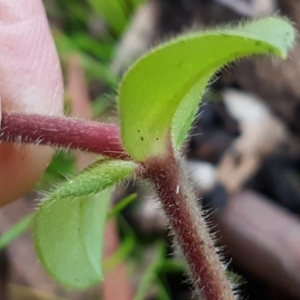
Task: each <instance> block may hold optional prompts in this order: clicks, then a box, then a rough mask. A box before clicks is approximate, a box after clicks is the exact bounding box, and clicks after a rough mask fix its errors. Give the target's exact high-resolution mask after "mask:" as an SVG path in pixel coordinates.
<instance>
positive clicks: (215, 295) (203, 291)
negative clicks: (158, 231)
mask: <svg viewBox="0 0 300 300" xmlns="http://www.w3.org/2000/svg"><path fill="white" fill-rule="evenodd" d="M145 167H146V169H147V171H146V177H147V178H148V179H150V180H151V181H152V183H153V184H154V186H155V188H156V190H157V193H158V195H159V197H160V199H161V203H162V207H163V209H164V211H165V213H166V215H167V217H168V219H169V222H170V226H171V229H172V232H173V233H174V236H175V241H176V242H177V243H178V244H179V246H180V248H181V251H182V253H183V255H184V257H185V258H186V261H187V263H188V267H189V273H190V278H191V280H192V283H193V284H194V287H195V289H196V291H197V292H198V293H199V294H200V295H201V297H202V298H203V299H205V300H233V299H236V298H235V296H234V293H233V291H232V286H231V284H230V282H229V280H228V278H227V277H226V274H225V268H224V266H223V265H222V263H221V260H220V257H219V255H218V254H217V252H216V249H215V247H214V243H213V240H212V238H211V237H210V235H209V229H208V228H207V225H206V223H205V220H204V218H203V216H202V214H201V211H200V209H199V206H198V205H197V201H196V197H195V195H194V193H193V191H192V189H191V187H190V185H189V183H188V180H187V178H186V175H185V174H184V172H183V170H182V169H181V166H180V164H179V163H178V162H177V160H176V159H175V157H174V156H172V155H170V156H169V157H168V158H164V159H162V158H152V159H150V160H148V161H147V162H146V164H145ZM202 298H201V299H202Z"/></svg>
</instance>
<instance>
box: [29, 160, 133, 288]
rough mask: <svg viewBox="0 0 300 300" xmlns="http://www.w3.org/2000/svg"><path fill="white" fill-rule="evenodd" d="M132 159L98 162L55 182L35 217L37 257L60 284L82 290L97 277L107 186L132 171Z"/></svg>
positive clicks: (96, 281)
mask: <svg viewBox="0 0 300 300" xmlns="http://www.w3.org/2000/svg"><path fill="white" fill-rule="evenodd" d="M135 167H136V165H135V164H134V163H132V162H127V161H118V160H103V161H100V162H96V163H95V164H93V166H92V167H90V168H88V169H86V170H84V171H83V172H82V173H80V174H79V175H78V176H76V177H75V178H74V179H72V180H69V181H68V182H67V183H63V184H62V185H60V186H59V187H58V188H57V189H56V190H55V191H54V192H52V193H50V195H49V196H47V197H46V200H45V201H44V202H43V203H42V204H41V206H40V207H39V209H38V211H37V213H36V215H35V218H34V229H35V245H36V249H37V252H38V255H39V258H40V261H41V262H42V264H43V265H44V267H45V268H46V270H47V271H48V272H49V273H50V274H51V275H52V276H53V277H54V278H55V279H56V280H57V281H59V282H60V283H62V284H63V285H65V286H68V287H72V288H87V287H90V286H92V285H94V284H96V283H98V282H99V281H100V280H101V279H102V264H101V255H102V248H103V231H104V226H105V223H106V217H107V216H106V215H107V209H108V204H109V200H110V194H111V190H112V187H113V186H114V185H115V184H116V182H118V181H120V180H122V179H124V178H126V177H128V176H129V175H131V174H132V173H133V172H134V170H135Z"/></svg>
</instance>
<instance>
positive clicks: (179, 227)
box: [1, 17, 295, 300]
mask: <svg viewBox="0 0 300 300" xmlns="http://www.w3.org/2000/svg"><path fill="white" fill-rule="evenodd" d="M294 39H295V32H294V29H293V28H292V26H291V25H290V24H289V22H287V21H286V20H284V19H282V18H280V17H269V18H265V19H260V20H256V21H254V22H250V23H242V24H239V25H238V26H236V27H226V28H220V29H217V30H211V31H205V32H201V33H191V34H188V35H184V36H181V37H178V38H176V39H174V40H172V41H170V42H168V43H166V44H163V45H161V46H159V47H158V48H156V49H154V50H152V51H151V52H149V53H148V54H146V55H145V56H143V57H142V58H141V59H139V60H138V61H137V62H136V63H135V64H134V65H133V66H132V67H131V68H130V69H129V70H128V72H127V73H126V74H125V76H124V78H123V80H122V82H121V84H120V87H119V93H118V105H119V115H120V127H118V126H117V125H112V124H103V123H97V122H87V121H81V120H75V119H70V118H65V117H51V116H46V115H28V114H22V113H14V112H3V113H2V125H1V140H2V141H9V142H16V141H21V143H35V144H36V143H38V144H46V145H52V146H57V147H64V148H75V149H81V150H84V151H90V152H95V153H98V154H100V155H101V158H100V159H99V160H98V161H97V162H95V163H94V164H92V165H91V166H89V167H88V168H87V169H85V170H84V171H83V172H81V173H79V174H78V175H77V176H76V177H74V178H73V179H70V180H68V181H66V182H65V183H62V184H61V185H59V186H58V187H57V188H56V189H55V190H53V191H52V192H51V193H50V194H49V195H48V196H46V197H45V199H44V200H43V201H42V203H41V204H40V206H39V208H38V210H37V212H36V214H35V217H34V230H35V244H36V249H37V252H38V255H39V258H40V261H41V262H42V264H43V265H44V267H45V268H46V269H47V271H48V272H49V273H50V274H51V275H52V276H53V277H54V278H55V279H56V280H58V281H59V282H61V283H62V284H64V285H66V286H69V287H73V288H87V287H90V286H92V285H94V284H96V283H98V282H99V281H100V280H101V278H102V268H101V253H102V251H101V249H102V247H103V245H102V241H103V228H104V224H105V220H106V214H107V208H108V203H109V199H110V195H111V192H112V190H113V188H114V186H115V185H116V184H117V183H118V182H120V181H122V180H124V179H129V178H131V177H134V178H135V179H136V180H138V179H142V180H147V181H150V182H151V183H152V185H153V186H154V188H155V190H156V193H157V195H158V198H159V199H160V201H161V204H162V209H163V210H164V212H165V214H166V215H167V217H168V220H169V224H170V230H171V231H172V233H173V236H174V240H175V243H177V244H178V245H179V247H180V249H181V252H182V255H183V256H184V258H185V260H186V262H187V266H188V274H189V276H190V279H191V281H192V283H193V285H194V288H195V291H196V292H197V293H198V295H199V297H202V298H201V299H206V300H217V299H222V300H230V299H235V297H237V296H235V295H234V292H233V284H232V283H231V282H230V281H229V280H228V278H227V277H226V273H225V267H224V266H223V264H222V263H221V260H220V257H219V255H218V254H217V252H216V250H215V247H214V242H213V240H212V238H211V237H210V235H209V231H208V228H207V225H206V224H205V221H204V219H203V216H202V212H201V210H200V209H199V207H198V204H197V201H196V197H195V194H194V192H193V189H192V188H191V186H190V184H189V182H188V180H187V175H186V171H185V163H184V159H183V158H182V155H181V148H182V144H183V143H184V141H185V139H186V137H187V135H188V132H189V129H190V127H191V125H192V123H193V121H194V119H195V116H196V112H197V109H198V105H199V99H200V97H201V96H202V94H203V93H204V91H205V88H206V86H207V84H208V82H209V80H210V78H211V77H212V76H213V74H214V73H215V72H216V71H217V70H219V69H220V68H221V67H222V66H224V65H226V64H228V63H229V62H231V61H233V60H237V59H239V58H241V57H244V56H248V55H258V54H269V55H278V56H280V57H283V58H285V57H286V55H287V52H288V50H289V48H291V46H292V44H293V42H294ZM262 84H263V83H262ZM116 284H117V283H116Z"/></svg>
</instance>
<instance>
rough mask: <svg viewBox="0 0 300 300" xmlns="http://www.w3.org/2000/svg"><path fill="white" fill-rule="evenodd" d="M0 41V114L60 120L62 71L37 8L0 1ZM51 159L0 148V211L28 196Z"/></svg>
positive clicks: (25, 148)
mask: <svg viewBox="0 0 300 300" xmlns="http://www.w3.org/2000/svg"><path fill="white" fill-rule="evenodd" d="M0 41H1V44H0V97H1V106H2V111H19V112H27V113H29V112H30V113H39V114H48V115H60V114H62V107H63V83H62V75H61V69H60V64H59V60H58V57H57V53H56V50H55V47H54V43H53V40H52V37H51V33H50V31H49V26H48V22H47V19H46V16H45V11H44V8H43V5H42V2H41V1H40V0H18V1H12V0H0ZM0 118H1V115H0ZM52 155H53V149H51V148H49V147H46V146H33V145H20V144H19V145H13V144H10V143H2V144H1V145H0V191H1V192H0V205H4V204H6V203H8V202H10V201H12V200H14V199H16V198H17V197H19V196H21V195H22V194H24V193H25V192H27V191H28V190H30V189H31V188H32V187H33V185H34V184H35V182H36V181H37V180H38V179H39V178H40V176H41V174H42V173H43V172H44V170H45V168H46V167H47V165H48V163H49V162H50V160H51V157H52Z"/></svg>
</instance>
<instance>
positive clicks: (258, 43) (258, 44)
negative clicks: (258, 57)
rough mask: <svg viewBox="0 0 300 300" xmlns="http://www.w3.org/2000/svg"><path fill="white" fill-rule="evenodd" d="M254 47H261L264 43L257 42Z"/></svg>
mask: <svg viewBox="0 0 300 300" xmlns="http://www.w3.org/2000/svg"><path fill="white" fill-rule="evenodd" d="M254 45H255V46H258V47H260V46H261V45H262V42H260V41H256V42H255V43H254Z"/></svg>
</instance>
